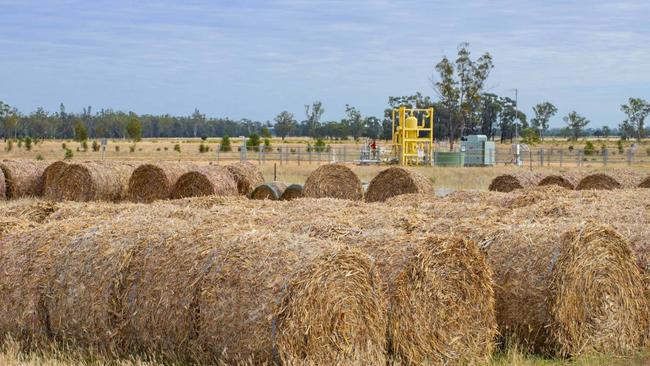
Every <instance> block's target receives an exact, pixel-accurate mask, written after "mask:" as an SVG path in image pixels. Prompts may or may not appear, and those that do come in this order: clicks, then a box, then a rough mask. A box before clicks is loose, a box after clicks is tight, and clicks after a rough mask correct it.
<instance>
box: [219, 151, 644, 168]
mask: <svg viewBox="0 0 650 366" xmlns="http://www.w3.org/2000/svg"><path fill="white" fill-rule="evenodd" d="M236 149H237V150H239V151H230V152H223V151H220V149H219V148H217V149H216V153H215V154H216V160H217V161H232V160H241V161H245V160H247V161H250V162H257V163H259V164H264V163H267V162H275V163H277V164H297V165H310V164H325V163H330V162H342V163H354V162H359V158H360V150H359V148H355V147H352V146H341V147H337V146H328V147H325V148H320V149H319V148H315V147H286V146H285V147H273V148H264V147H260V148H254V149H246V148H242V147H239V148H236ZM443 154H445V157H446V159H445V162H444V163H443V159H442V155H443ZM454 154H458V159H451V160H452V161H455V162H456V163H452V164H449V157H450V156H451V157H452V158H453V155H454ZM479 154H480V155H479ZM493 154H494V157H493V159H492V160H493V161H494V165H519V166H523V167H528V168H530V169H535V168H540V167H585V166H594V165H602V166H608V165H613V166H632V165H643V164H646V165H650V152H648V151H641V149H626V150H623V151H619V150H616V151H612V150H611V149H603V150H598V151H593V150H592V151H590V150H583V149H561V148H530V149H528V150H526V151H520V153H519V155H516V154H514V153H513V152H512V151H511V150H510V149H508V148H507V147H504V148H497V149H496V151H494V152H493ZM432 155H433V156H432V160H433V161H432V162H431V165H433V166H462V165H464V166H469V165H470V162H473V161H474V162H475V161H477V160H479V161H482V160H481V159H482V158H483V155H482V154H481V153H480V152H479V153H476V152H461V151H459V150H456V151H452V152H449V151H448V149H440V148H436V150H435V151H434V152H433V153H432ZM380 157H381V160H383V161H387V160H388V159H389V158H390V151H389V150H388V149H386V148H384V150H383V151H382V152H381V153H380ZM463 161H464V162H465V163H464V164H462V163H461V162H463Z"/></svg>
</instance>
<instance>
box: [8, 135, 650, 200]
mask: <svg viewBox="0 0 650 366" xmlns="http://www.w3.org/2000/svg"><path fill="white" fill-rule="evenodd" d="M231 141H232V146H233V147H236V146H239V145H240V144H241V142H240V141H239V140H238V139H235V138H233V139H231ZM218 142H219V140H218V139H208V140H207V141H201V139H198V138H197V139H145V140H143V141H140V142H138V143H137V144H136V145H135V147H134V148H133V151H130V150H131V149H130V147H131V146H134V145H133V144H132V143H131V142H130V141H126V140H109V141H108V147H107V150H106V152H105V153H103V154H102V152H99V151H93V150H92V142H89V144H88V145H89V146H88V150H87V151H84V150H83V149H80V144H79V143H77V142H75V141H72V140H66V141H61V140H54V141H52V140H45V141H42V142H39V143H38V144H36V145H34V146H32V148H31V150H30V151H27V150H26V149H25V148H24V146H22V147H21V148H19V147H18V146H17V144H15V143H14V145H13V147H12V149H11V151H7V142H0V160H2V159H37V158H43V159H45V160H48V161H49V160H60V159H63V157H64V154H65V150H64V149H63V148H62V144H65V145H66V147H67V148H68V149H70V150H72V151H73V154H74V156H73V158H72V159H71V160H73V161H91V160H101V159H102V158H103V159H106V160H127V161H128V160H132V161H191V162H195V163H197V164H208V163H211V162H212V163H214V162H219V163H221V164H227V163H230V162H233V161H238V160H239V153H237V152H236V151H235V152H231V153H228V154H224V153H220V154H219V157H218V156H217V152H216V151H214V150H215V149H216V147H217V143H218ZM309 142H310V141H309V139H306V138H289V139H287V140H286V141H285V142H282V141H281V140H280V139H273V141H272V145H273V147H274V148H276V147H280V146H283V147H287V148H292V147H301V148H303V149H304V148H305V146H306V145H307V143H309ZM201 143H205V144H207V145H208V146H209V148H210V149H211V151H208V152H204V153H200V152H199V148H198V147H199V145H200V144H201ZM328 143H330V142H328ZM603 143H606V144H607V145H608V146H609V147H610V148H611V149H614V148H615V146H616V141H615V140H608V141H605V140H598V144H603ZM648 143H649V142H648V141H643V142H642V145H643V146H644V147H645V145H646V144H648ZM331 144H332V146H336V147H343V146H345V148H346V149H347V150H348V152H349V153H348V157H356V155H355V154H357V152H358V151H359V150H360V148H361V143H360V142H359V143H354V142H353V141H352V142H350V141H334V142H331ZM570 144H571V143H569V142H567V141H566V140H548V141H546V142H545V143H544V144H543V145H539V146H542V147H546V148H554V147H555V148H566V147H568V146H569V145H570ZM576 144H577V143H576ZM581 144H582V143H581ZM598 144H597V146H600V145H598ZM630 144H631V143H629V142H628V143H626V147H629V146H630ZM175 145H179V146H180V150H181V152H180V153H179V152H177V151H175V150H174V146H175ZM576 146H577V145H576ZM78 148H79V151H77V150H78ZM497 149H498V150H499V151H501V153H502V154H507V151H509V150H510V145H509V144H498V143H497ZM235 150H236V148H235ZM641 150H643V149H641ZM218 159H219V160H218ZM302 159H303V160H301V161H300V162H298V161H296V160H295V157H291V158H290V159H289V162H286V161H285V160H278V158H277V156H272V155H271V156H270V157H267V158H266V159H265V160H264V161H260V160H259V156H258V154H257V153H254V152H249V155H248V160H249V161H251V162H252V163H254V164H256V165H258V166H259V167H260V170H261V171H262V173H263V174H264V177H265V179H266V180H267V181H272V180H277V181H281V182H284V183H287V184H291V183H299V184H302V183H304V182H305V180H306V178H307V176H308V175H309V174H310V173H311V172H312V171H314V170H315V169H316V168H318V166H319V165H322V164H325V163H327V162H328V157H327V156H325V155H324V156H322V157H321V158H320V161H319V160H318V158H317V156H316V155H314V156H313V158H312V161H311V162H309V161H307V158H306V157H303V158H302ZM349 159H350V158H349ZM350 167H351V168H352V169H353V170H354V172H355V173H356V174H357V175H358V176H359V178H360V179H361V180H362V182H366V183H367V182H369V181H370V180H371V179H372V178H373V177H374V176H375V175H377V173H378V172H380V171H381V170H383V169H385V166H374V165H370V166H357V165H353V164H351V165H350ZM622 167H625V168H629V169H633V170H642V171H647V170H648V169H650V163H647V164H646V163H643V164H635V165H632V166H630V167H628V166H626V165H624V164H621V163H617V164H609V165H607V166H603V164H601V163H600V162H598V161H594V162H590V161H588V162H585V164H584V165H583V166H582V167H579V168H578V167H576V166H575V164H573V165H572V164H568V163H567V164H565V165H564V166H562V167H560V166H559V165H557V164H554V165H552V166H550V167H547V166H545V167H540V166H537V165H535V166H533V167H532V169H533V170H535V171H540V172H565V171H578V172H594V171H599V172H600V171H607V170H608V169H615V168H622ZM414 169H415V170H417V171H418V172H420V173H421V174H423V175H424V176H426V177H429V178H430V179H431V180H432V181H433V184H434V187H435V188H444V189H476V190H486V189H487V187H488V185H489V183H490V181H491V180H492V179H493V178H494V177H496V176H497V175H500V174H506V173H509V172H513V171H519V170H521V169H525V170H530V169H531V167H529V166H528V165H526V166H524V167H523V168H516V167H514V166H512V165H503V164H500V165H497V166H493V167H464V168H457V167H417V168H414Z"/></svg>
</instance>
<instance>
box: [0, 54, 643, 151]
mask: <svg viewBox="0 0 650 366" xmlns="http://www.w3.org/2000/svg"><path fill="white" fill-rule="evenodd" d="M493 68H494V63H493V60H492V56H491V55H490V54H489V53H484V54H483V55H481V56H479V57H478V58H476V59H472V57H471V53H470V51H469V44H467V43H461V44H460V45H459V47H458V50H457V55H456V59H455V60H450V59H449V58H447V57H446V56H445V57H443V58H442V59H441V60H440V61H439V62H438V63H436V64H435V65H434V67H433V69H434V74H433V76H431V77H430V82H431V86H432V88H433V90H434V92H435V94H436V95H437V99H436V100H432V99H431V97H429V96H425V95H423V94H422V93H420V92H416V93H415V94H413V95H408V96H390V97H388V102H387V108H386V109H385V111H384V115H383V116H381V117H377V116H364V115H363V114H362V113H361V111H360V110H359V109H358V108H356V107H354V106H352V105H346V106H345V111H344V112H345V115H344V117H343V118H342V119H341V120H338V121H322V116H323V114H324V112H325V109H324V107H323V104H322V103H321V102H320V101H314V102H313V103H311V104H308V105H305V109H304V115H303V117H302V118H301V120H300V121H299V120H298V118H299V117H296V116H295V115H294V114H293V113H291V112H289V111H282V112H280V113H279V114H278V115H277V116H275V117H274V118H273V120H272V121H270V120H267V121H264V122H262V121H253V120H250V119H245V118H244V119H240V120H232V119H229V118H209V117H206V115H205V114H203V113H201V112H200V111H199V110H198V109H195V110H194V112H193V113H192V114H190V115H188V116H172V115H169V114H165V115H151V114H143V115H137V114H136V113H134V112H123V111H115V110H112V109H101V110H99V111H97V112H95V113H93V111H92V107H91V106H89V107H87V108H83V110H82V112H80V113H73V112H68V111H67V110H66V108H65V106H64V105H63V103H61V105H60V107H59V110H58V111H57V112H54V113H50V112H48V111H45V110H44V109H43V108H37V109H36V111H33V112H31V113H29V114H23V113H21V112H20V111H18V110H17V109H16V108H13V107H11V106H10V105H8V104H7V103H4V102H2V101H0V136H2V137H3V138H4V139H8V138H19V137H28V136H29V137H33V138H51V139H73V138H74V139H77V140H80V141H82V140H86V139H88V138H93V139H96V138H102V137H106V138H132V139H140V138H141V137H145V138H160V137H223V136H250V135H252V134H256V135H269V134H270V133H271V132H273V133H274V134H275V135H276V136H279V137H281V138H283V139H284V138H285V137H287V136H308V137H312V138H323V139H348V138H353V139H355V140H358V139H360V138H362V137H368V138H372V139H385V140H388V139H390V138H391V131H392V120H391V115H392V110H393V109H394V108H398V107H400V106H407V107H411V108H429V107H433V108H435V110H436V113H435V124H434V134H435V137H436V139H437V140H447V141H449V143H450V147H452V148H453V144H454V142H455V141H457V140H458V139H459V138H461V137H463V136H466V135H470V134H484V135H487V136H488V138H490V139H495V138H496V137H497V136H498V137H499V139H500V141H501V142H505V141H507V140H510V141H513V140H514V139H515V138H516V137H521V138H522V139H523V140H524V141H529V142H535V141H537V140H540V139H543V138H544V137H545V136H563V137H566V138H568V139H577V138H579V137H581V136H583V135H585V134H593V135H596V136H604V137H607V136H621V138H623V139H629V138H636V139H641V138H643V137H645V136H647V135H648V133H649V131H648V130H647V129H646V127H645V118H646V117H647V115H648V114H649V113H650V103H648V102H647V101H645V100H644V99H641V98H629V100H628V102H627V103H626V104H623V105H621V111H622V112H623V113H624V114H625V116H626V118H625V119H624V120H623V121H621V122H620V123H619V125H618V128H614V129H610V128H609V127H608V126H603V127H602V128H599V129H593V128H588V127H587V126H588V125H589V124H590V121H589V120H588V119H587V118H586V117H585V116H582V115H580V114H579V113H578V112H576V111H572V112H570V113H568V114H567V115H566V116H564V117H563V118H562V119H563V121H564V122H565V124H566V127H564V128H561V129H559V128H554V129H551V128H549V124H550V121H551V119H552V118H553V117H554V116H555V115H556V114H557V112H558V109H557V107H556V106H555V105H553V104H552V103H551V102H548V101H545V102H541V103H538V104H537V105H535V106H534V107H533V111H532V112H533V114H532V118H530V119H528V117H527V115H526V114H525V113H524V112H523V111H521V110H520V109H519V108H518V106H517V100H516V99H512V98H511V97H510V96H499V95H497V94H494V93H490V92H489V91H487V90H486V87H485V85H486V82H487V80H488V78H489V75H490V72H491V71H492V69H493Z"/></svg>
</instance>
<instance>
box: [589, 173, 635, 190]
mask: <svg viewBox="0 0 650 366" xmlns="http://www.w3.org/2000/svg"><path fill="white" fill-rule="evenodd" d="M642 178H643V175H642V174H641V173H639V172H635V171H631V170H627V169H620V170H612V171H609V172H608V173H594V174H589V175H586V176H585V177H584V178H582V179H581V180H580V182H579V183H578V185H577V186H576V189H577V190H587V189H591V190H599V189H602V190H613V189H619V188H636V187H638V186H639V183H640V182H642Z"/></svg>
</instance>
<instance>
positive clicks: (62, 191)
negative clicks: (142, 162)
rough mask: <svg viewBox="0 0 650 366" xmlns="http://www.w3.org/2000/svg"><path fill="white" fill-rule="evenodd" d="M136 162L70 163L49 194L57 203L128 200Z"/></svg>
mask: <svg viewBox="0 0 650 366" xmlns="http://www.w3.org/2000/svg"><path fill="white" fill-rule="evenodd" d="M136 164H137V163H131V162H122V161H110V162H109V161H105V162H85V163H80V164H69V165H68V166H67V167H66V168H65V169H64V170H63V172H62V173H61V175H60V176H59V178H58V179H57V180H56V182H55V184H54V187H53V189H52V190H51V191H50V192H48V193H50V197H49V198H51V199H53V200H56V201H78V202H87V201H109V202H116V201H121V200H123V199H124V198H126V194H127V191H128V184H129V178H130V177H131V174H132V173H133V170H134V169H135V166H136Z"/></svg>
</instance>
